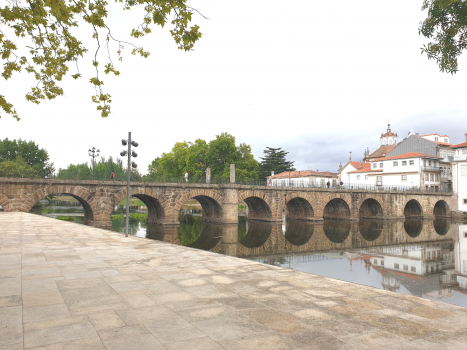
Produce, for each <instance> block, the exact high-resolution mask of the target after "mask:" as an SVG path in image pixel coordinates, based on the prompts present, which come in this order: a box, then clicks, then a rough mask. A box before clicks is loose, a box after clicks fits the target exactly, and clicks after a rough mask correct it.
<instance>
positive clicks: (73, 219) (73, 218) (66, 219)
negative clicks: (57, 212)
mask: <svg viewBox="0 0 467 350" xmlns="http://www.w3.org/2000/svg"><path fill="white" fill-rule="evenodd" d="M55 219H58V220H63V221H72V222H73V221H75V217H74V216H57V217H55Z"/></svg>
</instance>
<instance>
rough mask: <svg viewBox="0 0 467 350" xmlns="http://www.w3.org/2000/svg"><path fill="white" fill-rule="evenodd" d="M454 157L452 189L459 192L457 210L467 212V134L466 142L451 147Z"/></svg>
mask: <svg viewBox="0 0 467 350" xmlns="http://www.w3.org/2000/svg"><path fill="white" fill-rule="evenodd" d="M450 148H451V149H452V150H453V151H454V152H455V153H454V155H453V157H452V159H453V160H452V189H453V191H454V193H457V210H458V211H463V212H467V134H465V142H463V143H459V144H458V145H452V146H451V147H450Z"/></svg>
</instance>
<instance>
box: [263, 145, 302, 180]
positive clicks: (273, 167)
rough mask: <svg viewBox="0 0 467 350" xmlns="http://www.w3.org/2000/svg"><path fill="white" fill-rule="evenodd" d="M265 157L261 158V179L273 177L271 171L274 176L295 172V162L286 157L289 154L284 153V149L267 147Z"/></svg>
mask: <svg viewBox="0 0 467 350" xmlns="http://www.w3.org/2000/svg"><path fill="white" fill-rule="evenodd" d="M263 153H264V157H260V159H261V163H260V165H259V166H260V171H259V177H260V178H263V179H264V178H265V177H266V176H269V175H271V171H274V174H279V173H282V172H284V171H295V168H294V162H292V161H288V160H287V159H286V158H285V156H286V155H287V154H289V152H286V151H284V150H283V149H282V148H272V147H266V149H265V150H264V151H263Z"/></svg>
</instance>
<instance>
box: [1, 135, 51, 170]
mask: <svg viewBox="0 0 467 350" xmlns="http://www.w3.org/2000/svg"><path fill="white" fill-rule="evenodd" d="M18 157H19V158H21V159H23V160H24V161H25V162H26V164H27V165H28V166H30V167H31V168H33V167H34V168H35V170H34V173H35V174H37V175H38V177H48V176H50V175H52V174H53V173H54V171H55V168H54V167H53V163H49V153H48V152H47V151H46V150H45V149H43V148H39V145H36V144H35V143H34V142H33V141H29V142H27V141H23V140H21V139H19V140H18V141H17V140H9V139H8V138H6V139H4V140H0V162H4V161H11V162H17V159H18ZM20 163H22V161H20V162H19V163H18V162H17V164H18V165H19V164H20ZM24 177H26V176H24ZM34 177H36V176H34Z"/></svg>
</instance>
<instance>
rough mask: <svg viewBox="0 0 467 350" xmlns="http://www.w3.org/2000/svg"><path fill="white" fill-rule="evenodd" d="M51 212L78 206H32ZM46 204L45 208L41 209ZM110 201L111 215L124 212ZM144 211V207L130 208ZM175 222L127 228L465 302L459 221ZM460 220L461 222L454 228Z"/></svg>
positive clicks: (77, 212)
mask: <svg viewBox="0 0 467 350" xmlns="http://www.w3.org/2000/svg"><path fill="white" fill-rule="evenodd" d="M36 210H37V213H38V214H42V215H47V216H51V217H57V216H69V217H70V216H71V217H74V222H76V223H82V222H83V219H84V212H83V209H82V207H80V206H70V205H68V203H66V202H62V203H52V205H48V206H44V207H42V208H40V210H39V209H36ZM47 211H48V212H47ZM124 212H125V207H124V206H118V207H116V208H115V211H114V213H113V214H114V215H118V214H124ZM130 212H132V213H144V212H146V208H145V207H130ZM179 219H180V226H160V225H154V224H146V223H145V222H142V221H137V220H131V221H130V227H129V231H130V234H131V235H135V236H138V237H146V238H150V239H156V240H161V241H164V242H169V243H174V244H181V245H185V246H189V247H193V248H197V249H203V250H209V251H213V252H216V253H222V254H227V255H233V256H237V257H241V258H246V259H251V260H254V261H258V262H262V263H266V264H272V265H277V266H282V267H286V268H290V269H294V270H299V271H304V272H309V273H313V274H317V275H321V276H326V277H331V278H336V279H339V280H343V281H348V282H353V283H358V284H361V285H366V286H371V287H375V288H380V289H386V290H390V291H394V292H398V293H404V294H410V295H415V296H419V297H423V298H426V299H432V300H438V301H443V302H446V303H451V304H456V305H461V306H465V307H467V278H466V277H467V276H465V275H464V276H462V275H460V273H459V270H460V266H462V265H463V264H467V262H466V261H465V260H466V259H467V242H466V241H465V240H467V237H464V235H463V234H464V232H463V231H467V225H464V226H459V225H458V224H454V223H451V221H450V220H448V219H444V218H437V219H435V220H419V219H412V220H405V221H377V220H362V221H360V222H348V221H334V220H325V221H324V222H320V223H316V222H315V223H312V222H305V221H287V222H285V221H284V222H283V223H268V222H260V221H250V220H246V219H245V217H239V225H238V227H237V226H233V227H232V226H226V225H220V224H215V223H208V222H203V221H202V217H201V213H200V212H196V211H190V214H188V213H180V218H179ZM462 227H465V229H461V228H462ZM112 230H113V231H116V232H120V233H123V232H125V220H113V221H112Z"/></svg>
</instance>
